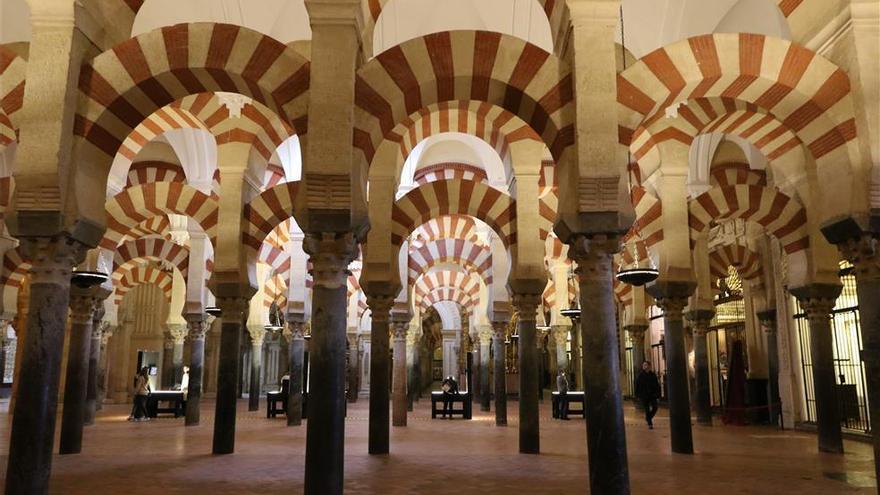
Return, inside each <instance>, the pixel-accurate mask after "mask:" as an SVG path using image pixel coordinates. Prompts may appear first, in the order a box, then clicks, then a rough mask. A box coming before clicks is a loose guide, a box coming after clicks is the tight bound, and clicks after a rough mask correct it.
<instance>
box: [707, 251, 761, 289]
mask: <svg viewBox="0 0 880 495" xmlns="http://www.w3.org/2000/svg"><path fill="white" fill-rule="evenodd" d="M730 266H732V267H734V268H736V271H737V272H738V273H739V276H740V278H742V279H743V280H752V279H755V278H758V277H760V276H761V256H760V255H758V253H756V252H754V251H752V250H751V249H749V248H747V247H745V246H743V245H741V244H727V245H723V246H718V247H716V248H715V249H713V250H712V251H710V252H709V271H710V273H711V274H712V277H714V278H716V279H718V278H727V275H728V272H727V267H730Z"/></svg>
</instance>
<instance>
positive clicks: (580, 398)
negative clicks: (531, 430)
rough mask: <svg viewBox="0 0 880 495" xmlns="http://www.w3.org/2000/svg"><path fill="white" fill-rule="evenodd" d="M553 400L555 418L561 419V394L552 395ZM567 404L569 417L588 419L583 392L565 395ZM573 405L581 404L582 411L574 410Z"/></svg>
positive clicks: (572, 392) (554, 393)
mask: <svg viewBox="0 0 880 495" xmlns="http://www.w3.org/2000/svg"><path fill="white" fill-rule="evenodd" d="M551 398H552V400H553V418H555V419H559V418H560V417H561V416H560V414H559V411H560V408H559V402H560V399H559V392H553V393H552V394H551ZM565 402H567V403H568V415H569V416H571V415H575V416H580V417H582V418H586V417H587V412H586V411H585V410H584V405H585V404H584V393H583V392H577V391H571V392H566V393H565ZM572 404H580V405H581V408H580V409H572V408H571V405H572Z"/></svg>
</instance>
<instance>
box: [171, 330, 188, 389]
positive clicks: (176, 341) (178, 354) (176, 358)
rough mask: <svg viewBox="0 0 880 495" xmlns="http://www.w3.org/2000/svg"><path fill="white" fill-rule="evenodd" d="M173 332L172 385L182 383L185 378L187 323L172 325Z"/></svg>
mask: <svg viewBox="0 0 880 495" xmlns="http://www.w3.org/2000/svg"><path fill="white" fill-rule="evenodd" d="M169 333H170V334H171V342H172V344H173V346H172V348H171V373H172V375H171V386H172V387H174V386H177V385H180V382H181V380H182V379H183V344H184V342H185V341H186V333H187V327H186V325H172V326H171V329H170V330H169Z"/></svg>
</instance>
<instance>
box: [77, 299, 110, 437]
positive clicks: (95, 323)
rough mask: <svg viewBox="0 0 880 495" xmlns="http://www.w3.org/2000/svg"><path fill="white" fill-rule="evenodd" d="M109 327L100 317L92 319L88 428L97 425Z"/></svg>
mask: <svg viewBox="0 0 880 495" xmlns="http://www.w3.org/2000/svg"><path fill="white" fill-rule="evenodd" d="M97 306H98V307H99V308H100V306H101V303H100V302H98V303H97ZM100 312H101V313H102V314H103V308H101V310H100ZM96 313H97V311H96ZM108 325H109V324H108V323H107V322H102V321H101V318H100V317H99V318H92V335H91V342H90V343H89V376H88V380H87V384H86V410H85V413H84V416H83V424H84V425H86V426H91V425H93V424H95V414H96V412H97V411H98V398H99V386H98V380H99V379H100V378H101V377H100V367H101V350H102V349H101V347H102V341H103V340H104V332H105V330H106V328H107V326H108Z"/></svg>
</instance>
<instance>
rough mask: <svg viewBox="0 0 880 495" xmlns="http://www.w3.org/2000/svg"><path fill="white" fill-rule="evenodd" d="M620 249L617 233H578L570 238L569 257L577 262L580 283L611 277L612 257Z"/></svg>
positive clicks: (576, 270)
mask: <svg viewBox="0 0 880 495" xmlns="http://www.w3.org/2000/svg"><path fill="white" fill-rule="evenodd" d="M619 251H620V236H618V235H616V234H595V235H585V234H577V235H574V236H572V237H571V238H570V239H569V240H568V257H569V258H571V260H572V261H574V262H575V263H577V268H576V269H575V273H577V274H578V280H579V282H580V283H585V282H586V281H588V280H607V279H609V277H611V270H612V259H613V257H614V255H615V254H616V253H618V252H619Z"/></svg>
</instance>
